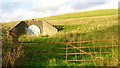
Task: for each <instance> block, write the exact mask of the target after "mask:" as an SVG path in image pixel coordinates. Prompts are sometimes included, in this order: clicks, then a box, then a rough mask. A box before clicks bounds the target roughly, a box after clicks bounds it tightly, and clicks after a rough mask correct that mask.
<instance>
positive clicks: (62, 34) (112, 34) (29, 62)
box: [3, 9, 118, 67]
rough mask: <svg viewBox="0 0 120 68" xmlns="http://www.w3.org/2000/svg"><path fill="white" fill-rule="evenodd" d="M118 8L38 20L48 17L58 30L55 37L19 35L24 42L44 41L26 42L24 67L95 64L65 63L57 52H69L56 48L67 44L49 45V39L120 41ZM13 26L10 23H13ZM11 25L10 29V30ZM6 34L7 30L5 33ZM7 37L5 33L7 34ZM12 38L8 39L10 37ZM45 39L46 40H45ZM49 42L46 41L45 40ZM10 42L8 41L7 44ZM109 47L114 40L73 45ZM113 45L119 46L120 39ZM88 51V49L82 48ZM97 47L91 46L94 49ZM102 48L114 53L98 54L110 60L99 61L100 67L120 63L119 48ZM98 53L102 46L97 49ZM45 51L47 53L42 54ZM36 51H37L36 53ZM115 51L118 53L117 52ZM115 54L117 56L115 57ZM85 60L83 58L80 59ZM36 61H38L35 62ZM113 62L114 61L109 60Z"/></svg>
mask: <svg viewBox="0 0 120 68" xmlns="http://www.w3.org/2000/svg"><path fill="white" fill-rule="evenodd" d="M117 15H118V10H117V9H110V10H97V11H88V12H80V13H72V14H64V15H58V16H52V17H46V18H40V19H35V20H47V21H48V22H49V23H50V24H52V25H53V26H55V27H56V28H57V29H58V30H59V32H58V33H57V34H56V35H54V36H52V37H47V36H39V37H33V36H26V35H23V36H21V37H20V38H19V40H20V41H21V42H41V43H39V44H38V43H34V44H30V43H23V50H24V61H23V66H33V67H34V66H95V64H94V63H93V62H91V63H82V62H81V63H80V62H71V63H68V64H67V63H66V62H65V56H61V55H57V54H59V53H66V51H65V50H56V49H57V48H65V47H66V45H65V44H48V43H49V42H80V40H108V39H111V40H118V16H117ZM16 23H17V22H15V23H8V24H5V25H3V26H4V28H6V29H5V30H6V32H7V31H8V30H9V29H11V28H12V27H13V26H14V25H16ZM10 25H11V26H10ZM7 28H8V29H7ZM4 33H5V32H4ZM5 36H6V34H5ZM8 41H9V40H8ZM42 42H44V43H42ZM45 42H46V43H45ZM8 45H9V44H8ZM80 45H81V46H106V45H111V43H108V42H105V43H101V42H99V43H94V45H93V44H92V43H85V44H75V45H74V46H80ZM114 45H118V44H117V42H116V43H114ZM83 50H85V51H86V52H87V51H88V49H83ZM93 50H94V49H91V51H93ZM102 50H103V51H108V52H112V53H111V54H106V55H101V56H100V55H99V54H96V55H95V56H97V57H102V58H103V60H106V59H107V62H104V63H103V62H100V63H98V64H97V66H99V65H100V66H109V65H111V64H112V65H113V66H114V65H117V61H118V59H117V58H118V49H117V48H113V49H112V48H108V49H102ZM95 51H96V52H99V49H97V50H95ZM42 52H45V53H48V54H40V53H42ZM70 52H78V50H75V49H73V50H70ZM36 53H37V54H36ZM114 53H115V54H114ZM113 55H114V56H113ZM81 56H82V55H79V56H76V55H74V56H70V57H69V59H76V58H81ZM81 59H83V58H81ZM84 59H92V58H91V57H90V56H84ZM35 60H36V61H35ZM39 60H40V61H45V62H40V61H39ZM108 62H111V63H108Z"/></svg>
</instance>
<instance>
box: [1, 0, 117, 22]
mask: <svg viewBox="0 0 120 68" xmlns="http://www.w3.org/2000/svg"><path fill="white" fill-rule="evenodd" d="M5 1H6V0H4V3H3V2H2V4H4V5H3V6H4V7H2V8H0V13H1V16H2V18H1V17H0V22H3V21H8V22H9V21H15V20H25V19H32V18H40V17H46V16H53V15H59V14H65V13H73V12H80V11H88V10H97V9H110V8H115V7H116V6H117V1H116V2H113V1H112V2H108V1H110V0H104V1H103V0H102V1H100V0H94V2H90V1H91V0H83V1H80V0H37V1H36V0H17V1H16V0H9V1H8V2H5ZM99 1H100V2H99ZM3 11H4V13H2V12H3Z"/></svg>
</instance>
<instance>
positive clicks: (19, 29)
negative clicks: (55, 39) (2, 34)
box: [9, 20, 58, 42]
mask: <svg viewBox="0 0 120 68" xmlns="http://www.w3.org/2000/svg"><path fill="white" fill-rule="evenodd" d="M31 25H36V26H38V27H39V28H40V32H41V33H40V34H41V35H48V36H51V35H54V34H56V33H57V32H58V30H57V29H56V28H55V27H53V26H52V25H50V24H49V23H48V22H47V21H44V20H43V21H35V20H29V21H21V22H20V23H19V24H17V25H16V26H15V27H13V28H12V29H11V30H10V31H9V35H11V36H12V38H13V42H17V41H18V38H19V36H20V35H22V34H27V32H26V29H27V28H28V27H29V26H31Z"/></svg>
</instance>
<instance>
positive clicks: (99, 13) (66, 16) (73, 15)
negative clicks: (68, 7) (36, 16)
mask: <svg viewBox="0 0 120 68" xmlns="http://www.w3.org/2000/svg"><path fill="white" fill-rule="evenodd" d="M117 14H118V10H117V9H107V10H96V11H86V12H77V13H71V14H63V15H57V16H51V17H45V18H42V19H45V20H53V19H54V20H55V19H69V18H85V17H96V16H108V15H117Z"/></svg>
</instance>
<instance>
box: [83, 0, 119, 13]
mask: <svg viewBox="0 0 120 68" xmlns="http://www.w3.org/2000/svg"><path fill="white" fill-rule="evenodd" d="M117 8H118V2H117V1H115V2H107V3H105V4H102V5H99V6H93V7H91V8H87V9H84V10H82V11H90V10H100V9H117Z"/></svg>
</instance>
